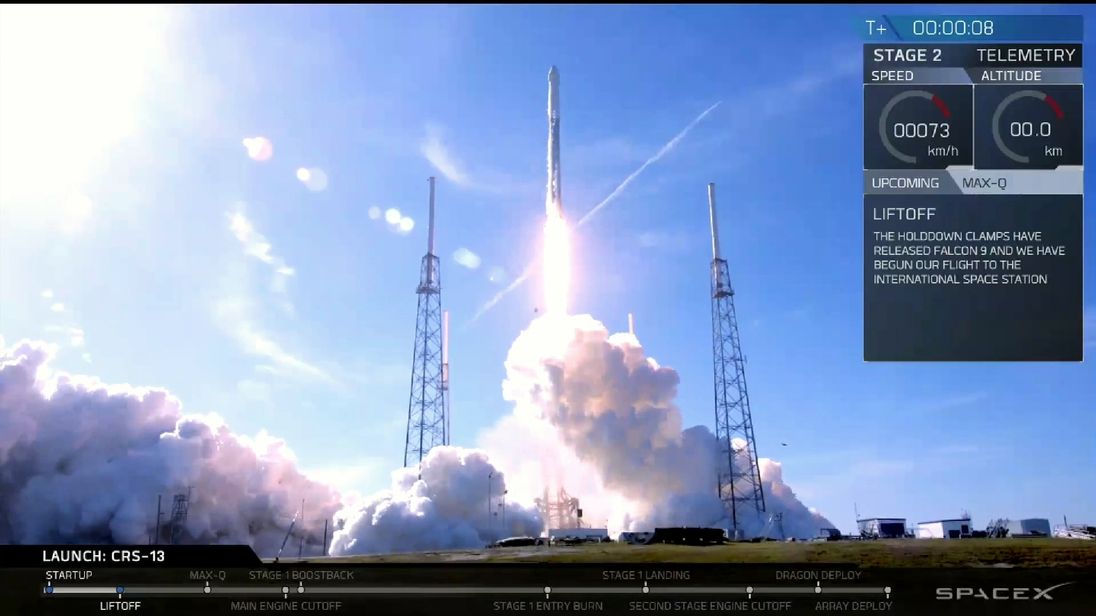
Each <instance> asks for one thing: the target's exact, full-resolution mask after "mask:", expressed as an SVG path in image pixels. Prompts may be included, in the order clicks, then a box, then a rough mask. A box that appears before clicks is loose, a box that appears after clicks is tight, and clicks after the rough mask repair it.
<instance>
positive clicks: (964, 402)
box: [913, 391, 989, 413]
mask: <svg viewBox="0 0 1096 616" xmlns="http://www.w3.org/2000/svg"><path fill="white" fill-rule="evenodd" d="M987 399H989V394H988V393H987V392H984V391H972V392H966V393H961V394H954V395H950V396H944V397H941V398H936V399H933V400H923V401H921V402H918V403H915V404H914V405H913V410H914V411H921V412H927V413H934V412H942V411H951V410H955V409H959V408H963V407H968V406H973V405H976V404H978V403H980V402H984V401H986V400H987Z"/></svg>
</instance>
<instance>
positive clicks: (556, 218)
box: [543, 66, 571, 316]
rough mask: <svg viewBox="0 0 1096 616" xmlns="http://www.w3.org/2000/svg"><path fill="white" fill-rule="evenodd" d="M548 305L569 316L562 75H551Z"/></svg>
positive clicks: (546, 236) (546, 229)
mask: <svg viewBox="0 0 1096 616" xmlns="http://www.w3.org/2000/svg"><path fill="white" fill-rule="evenodd" d="M544 209H545V221H544V259H543V260H544V302H545V307H546V309H547V313H548V314H549V315H557V316H559V315H565V314H567V294H568V290H569V287H570V270H571V254H570V252H571V251H570V246H569V242H568V237H567V224H566V223H565V222H564V220H563V200H562V194H561V187H560V164H559V71H558V70H557V69H556V67H554V66H553V67H552V68H551V69H550V70H549V71H548V185H547V187H546V190H545V199H544Z"/></svg>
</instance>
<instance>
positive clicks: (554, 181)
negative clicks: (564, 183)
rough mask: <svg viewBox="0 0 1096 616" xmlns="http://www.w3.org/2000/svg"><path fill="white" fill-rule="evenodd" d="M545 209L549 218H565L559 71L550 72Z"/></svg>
mask: <svg viewBox="0 0 1096 616" xmlns="http://www.w3.org/2000/svg"><path fill="white" fill-rule="evenodd" d="M545 209H546V213H547V215H548V216H549V217H562V216H563V200H562V189H561V187H560V169H559V71H558V70H557V69H556V67H554V66H553V67H552V68H551V69H550V70H549V71H548V190H547V195H546V198H545Z"/></svg>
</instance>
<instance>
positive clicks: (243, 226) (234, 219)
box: [228, 210, 297, 294]
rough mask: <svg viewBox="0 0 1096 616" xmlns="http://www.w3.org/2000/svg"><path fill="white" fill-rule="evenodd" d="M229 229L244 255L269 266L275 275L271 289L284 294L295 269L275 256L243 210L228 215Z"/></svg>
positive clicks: (272, 249) (268, 243)
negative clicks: (287, 282) (287, 281)
mask: <svg viewBox="0 0 1096 616" xmlns="http://www.w3.org/2000/svg"><path fill="white" fill-rule="evenodd" d="M228 229H229V230H230V231H231V232H232V235H234V236H235V237H236V239H237V240H238V241H239V242H240V245H241V246H242V247H243V250H244V254H246V255H247V256H249V257H253V258H255V259H258V260H259V261H261V262H262V263H265V264H266V265H268V266H269V267H270V269H271V271H272V272H273V273H274V280H273V282H272V283H271V288H272V289H273V290H274V291H275V292H276V293H281V294H284V293H285V290H286V288H285V287H286V280H287V279H288V278H289V277H291V276H293V275H295V274H296V273H297V272H296V270H295V269H293V268H292V267H290V266H289V264H287V263H286V262H285V259H283V258H281V257H280V256H278V255H276V254H274V248H273V246H272V245H271V244H270V241H269V240H267V239H266V237H265V236H264V235H263V234H262V233H260V232H259V231H258V230H256V229H255V225H254V224H253V223H252V222H251V220H250V219H248V217H247V216H246V215H244V213H243V212H242V211H241V210H236V211H233V212H229V213H228Z"/></svg>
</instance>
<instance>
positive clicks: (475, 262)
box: [453, 247, 483, 270]
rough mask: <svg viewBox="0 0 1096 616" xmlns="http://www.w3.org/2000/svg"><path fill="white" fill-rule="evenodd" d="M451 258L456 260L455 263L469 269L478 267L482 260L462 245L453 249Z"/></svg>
mask: <svg viewBox="0 0 1096 616" xmlns="http://www.w3.org/2000/svg"><path fill="white" fill-rule="evenodd" d="M453 260H454V261H456V262H457V265H460V266H461V267H466V268H468V269H471V270H474V269H477V268H479V266H480V264H481V263H482V262H483V260H482V259H480V257H479V255H477V254H476V253H474V252H472V251H471V250H468V249H467V248H464V247H461V248H458V249H456V250H455V251H453Z"/></svg>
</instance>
